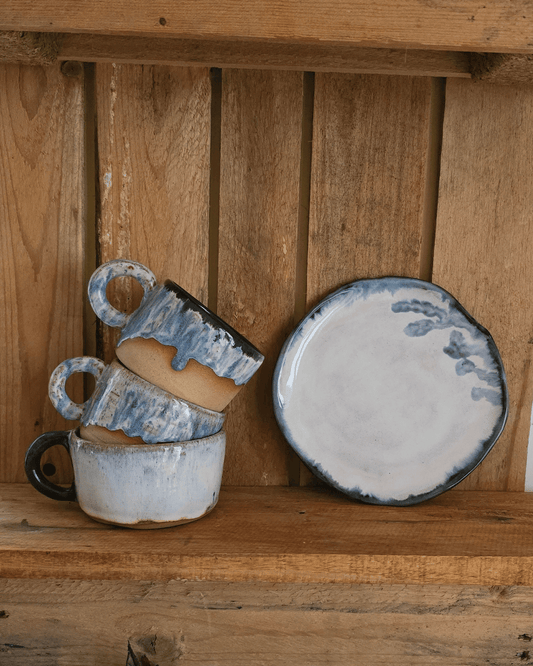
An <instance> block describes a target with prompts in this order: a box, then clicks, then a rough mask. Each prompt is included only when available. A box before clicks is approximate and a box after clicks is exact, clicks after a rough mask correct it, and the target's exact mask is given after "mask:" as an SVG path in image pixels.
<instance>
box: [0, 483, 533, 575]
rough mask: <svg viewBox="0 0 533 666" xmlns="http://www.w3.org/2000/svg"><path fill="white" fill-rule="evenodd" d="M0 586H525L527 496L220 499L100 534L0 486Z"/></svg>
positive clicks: (285, 494)
mask: <svg viewBox="0 0 533 666" xmlns="http://www.w3.org/2000/svg"><path fill="white" fill-rule="evenodd" d="M0 507H1V510H2V521H1V522H0V577H2V578H32V579H37V578H65V579H66V578H72V579H80V580H91V579H96V580H98V579H104V578H105V579H108V580H170V579H188V580H211V581H227V582H232V581H241V582H246V581H264V582H267V581H271V582H277V583H280V582H286V583H363V584H367V583H375V584H380V585H381V584H423V585H431V584H445V585H521V586H522V585H524V586H533V556H532V555H531V553H532V551H533V530H532V526H533V497H532V496H531V495H530V494H529V493H502V492H460V491H456V492H453V493H447V494H444V495H442V496H440V497H438V498H435V499H433V500H431V501H429V502H425V503H423V504H420V505H416V506H414V507H408V508H398V507H384V506H373V505H363V504H359V503H356V502H352V501H350V500H349V499H348V498H346V497H344V496H342V495H340V494H339V493H336V492H334V491H331V490H329V489H322V488H318V489H317V488H283V487H277V488H272V487H267V488H265V487H263V488H262V487H256V488H226V489H223V490H222V492H221V496H220V501H219V504H218V506H217V507H216V508H215V510H214V511H213V512H212V513H211V514H210V515H208V516H206V517H204V518H202V519H201V520H199V521H197V522H194V523H189V524H187V525H182V526H180V527H177V528H169V529H165V530H150V531H147V532H146V531H145V532H143V531H139V530H127V529H119V530H117V529H116V528H113V527H110V526H106V525H102V524H100V523H96V522H94V521H92V520H91V519H90V518H89V517H88V516H86V515H85V514H83V513H82V512H81V510H80V509H79V507H78V506H77V505H76V504H75V503H62V502H61V503H60V502H55V501H53V500H49V499H47V498H45V497H43V496H41V495H39V494H38V493H37V492H36V491H35V490H34V489H33V488H32V487H30V486H28V484H20V485H19V484H4V485H3V486H1V487H0Z"/></svg>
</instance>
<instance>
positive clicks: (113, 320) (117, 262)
mask: <svg viewBox="0 0 533 666" xmlns="http://www.w3.org/2000/svg"><path fill="white" fill-rule="evenodd" d="M126 276H127V277H132V278H135V280H137V282H138V283H139V284H140V285H141V287H142V288H143V291H144V296H143V299H144V297H145V296H146V294H147V293H148V292H149V291H150V290H151V289H153V288H154V287H155V286H156V284H157V280H156V277H155V275H154V274H153V273H152V271H151V270H150V269H149V268H146V266H143V265H142V264H139V263H138V262H136V261H126V260H125V259H112V260H111V261H108V262H107V263H105V264H102V265H101V266H99V267H98V268H97V269H96V270H95V271H94V273H93V274H92V276H91V279H90V280H89V287H88V291H89V301H90V302H91V306H92V308H93V310H94V312H95V313H96V315H97V316H98V317H99V318H100V319H101V320H102V321H103V322H104V324H107V325H108V326H113V327H114V328H123V327H124V326H125V325H126V324H127V322H128V319H129V318H130V317H131V314H133V313H131V314H126V313H124V312H119V311H118V310H117V309H116V308H114V307H113V306H112V305H111V303H110V302H109V301H108V300H107V295H106V288H107V285H108V284H109V283H110V282H111V280H113V279H114V278H117V277H126Z"/></svg>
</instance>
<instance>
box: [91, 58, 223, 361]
mask: <svg viewBox="0 0 533 666" xmlns="http://www.w3.org/2000/svg"><path fill="white" fill-rule="evenodd" d="M96 113H97V126H96V131H97V136H98V181H99V190H98V199H97V211H98V219H97V223H98V245H99V261H100V263H104V262H106V261H109V260H110V259H118V258H123V259H131V260H133V261H139V262H141V263H143V264H144V265H146V266H148V268H150V269H151V270H152V271H153V272H154V273H155V275H156V277H157V278H158V280H160V281H163V280H164V279H166V278H170V279H172V280H174V281H175V282H177V283H178V284H180V285H181V286H182V287H183V288H184V289H186V290H187V291H189V292H190V293H191V294H192V295H193V296H195V297H196V298H198V299H199V300H200V301H202V302H207V295H208V294H207V284H208V270H209V266H208V247H209V144H210V124H211V87H210V81H209V70H207V69H205V68H203V69H202V68H198V69H195V68H191V69H189V68H172V67H150V66H146V67H145V66H142V65H137V66H136V65H131V66H128V65H115V64H111V65H98V66H97V67H96ZM108 293H109V294H110V299H112V302H113V303H114V304H115V305H116V306H117V307H119V309H123V310H124V311H131V310H132V309H133V308H134V307H135V306H136V305H137V304H138V302H139V299H140V294H142V292H141V290H140V288H138V285H137V284H136V283H134V282H133V281H129V280H126V279H117V280H115V281H113V282H112V283H111V285H110V288H109V291H108ZM95 319H96V317H95ZM116 339H117V332H116V331H114V330H113V329H109V328H108V327H107V326H104V327H103V350H102V351H103V354H104V358H105V359H106V360H110V359H111V358H113V356H114V348H115V343H116Z"/></svg>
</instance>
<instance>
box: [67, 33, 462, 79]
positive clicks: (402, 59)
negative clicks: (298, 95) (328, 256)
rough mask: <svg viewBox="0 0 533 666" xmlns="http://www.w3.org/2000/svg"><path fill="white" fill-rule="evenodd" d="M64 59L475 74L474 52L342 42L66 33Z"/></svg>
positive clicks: (443, 74) (418, 74)
mask: <svg viewBox="0 0 533 666" xmlns="http://www.w3.org/2000/svg"><path fill="white" fill-rule="evenodd" d="M58 57H59V59H60V60H81V61H86V62H116V63H143V64H167V65H181V66H193V65H195V66H199V65H204V66H211V67H223V68H228V67H239V68H245V69H281V70H302V71H312V72H324V71H327V72H330V71H340V72H358V73H374V74H397V75H403V74H405V75H410V76H443V77H450V76H453V77H461V78H470V54H468V53H461V52H459V53H455V52H453V51H427V50H426V51H416V50H409V51H406V50H405V49H372V48H361V47H357V46H351V45H349V44H348V45H347V44H338V45H336V46H331V45H329V44H316V45H315V44H313V45H310V44H300V43H297V44H285V43H277V42H276V43H273V44H265V43H264V42H250V41H219V40H200V39H168V38H165V37H121V36H116V35H114V36H111V37H110V36H107V35H86V34H68V33H66V34H64V35H61V48H60V50H59V55H58Z"/></svg>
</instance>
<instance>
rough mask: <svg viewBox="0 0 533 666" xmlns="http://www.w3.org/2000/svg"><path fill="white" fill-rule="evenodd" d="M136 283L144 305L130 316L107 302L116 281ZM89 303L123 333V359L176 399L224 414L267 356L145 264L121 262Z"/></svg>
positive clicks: (94, 286) (94, 287) (95, 281)
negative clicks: (109, 288) (126, 278)
mask: <svg viewBox="0 0 533 666" xmlns="http://www.w3.org/2000/svg"><path fill="white" fill-rule="evenodd" d="M121 276H122V277H123V276H129V277H133V278H135V279H136V280H137V281H138V282H139V283H140V285H141V286H142V288H143V290H144V296H143V299H142V301H141V304H140V305H139V307H138V308H137V310H135V311H134V312H133V313H131V314H129V315H127V314H124V313H121V312H119V311H118V310H116V309H115V308H114V307H113V306H112V305H111V304H110V303H109V301H108V300H107V296H106V287H107V285H108V284H109V282H110V281H111V280H113V279H114V278H116V277H121ZM88 290H89V300H90V302H91V305H92V308H93V310H94V311H95V313H96V314H97V316H98V317H99V318H100V319H101V320H102V321H103V322H104V323H105V324H107V325H108V326H114V327H117V328H121V329H122V331H121V335H120V338H119V341H118V345H117V349H116V354H117V357H118V358H119V359H120V360H121V361H122V363H124V365H125V366H126V367H127V368H129V369H130V370H131V371H132V372H134V373H135V374H137V375H139V376H140V377H143V379H146V380H147V381H149V382H151V383H152V384H155V385H157V386H159V387H161V388H163V389H165V390H166V391H169V392H170V393H172V394H173V395H176V396H178V397H180V398H184V399H185V400H188V401H189V402H192V403H194V404H197V405H201V406H202V407H206V408H207V409H212V410H214V411H217V412H220V411H222V410H223V409H224V407H226V405H227V404H228V403H229V402H230V401H231V400H232V399H233V397H234V396H235V395H236V394H237V393H238V392H239V391H240V389H241V388H242V386H243V385H244V384H246V383H247V382H248V381H249V380H250V379H251V377H252V376H253V375H254V373H255V372H256V370H257V369H258V368H259V366H260V365H261V363H262V362H263V360H264V357H263V355H262V354H261V353H260V352H259V351H258V350H257V349H256V348H255V347H254V346H253V345H252V344H251V343H250V342H249V341H248V340H247V339H246V338H245V337H244V336H242V335H241V334H240V333H238V332H237V331H235V330H234V329H233V328H232V327H231V326H229V324H227V323H226V322H224V321H223V320H222V319H220V317H218V316H217V315H215V314H214V313H213V312H211V311H210V310H209V309H208V308H206V307H205V306H204V305H202V303H200V302H199V301H197V300H196V299H195V298H194V297H193V296H191V295H190V294H189V293H187V292H186V291H185V290H184V289H182V288H181V287H179V286H178V285H177V284H175V283H174V282H172V281H171V280H166V282H165V283H164V284H162V285H158V284H157V281H156V278H155V276H154V274H153V273H152V272H151V271H150V270H149V269H148V268H146V267H145V266H143V265H142V264H139V263H137V262H134V261H125V260H123V259H115V260H113V261H109V262H107V263H106V264H103V265H102V266H100V267H99V268H97V269H96V271H95V272H94V273H93V275H92V277H91V279H90V281H89V289H88Z"/></svg>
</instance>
